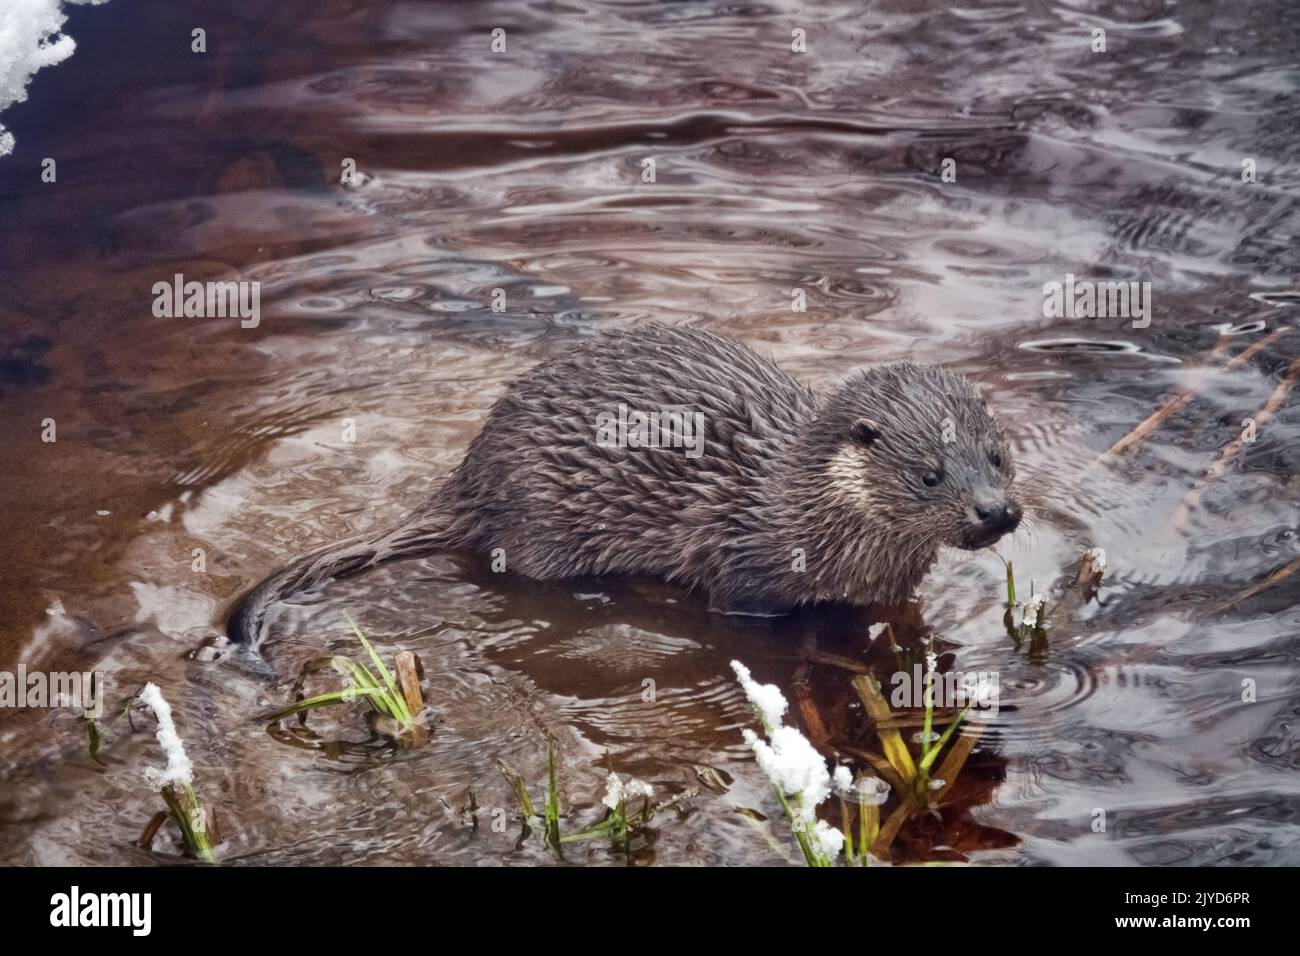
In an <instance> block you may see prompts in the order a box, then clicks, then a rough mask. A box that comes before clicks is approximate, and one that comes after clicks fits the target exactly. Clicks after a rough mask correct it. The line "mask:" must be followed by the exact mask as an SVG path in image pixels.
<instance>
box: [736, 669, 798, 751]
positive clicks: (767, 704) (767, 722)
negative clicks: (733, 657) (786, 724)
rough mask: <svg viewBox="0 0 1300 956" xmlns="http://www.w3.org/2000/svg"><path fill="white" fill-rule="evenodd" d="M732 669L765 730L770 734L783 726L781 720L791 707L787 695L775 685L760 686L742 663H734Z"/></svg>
mask: <svg viewBox="0 0 1300 956" xmlns="http://www.w3.org/2000/svg"><path fill="white" fill-rule="evenodd" d="M731 669H732V670H734V671H735V672H736V677H737V679H739V681H740V687H741V689H742V690H744V692H745V696H746V697H748V698H749V703H750V705H751V706H753V708H754V713H755V714H757V715H758V721H759V723H761V724H762V725H763V729H764V730H766V731H767V732H768V733H769V734H770V733H771V732H772V731H773V730H774V729H775V728H777V727H780V726H781V718H782V717H784V716H785V712H786V709H787V708H788V707H789V706H790V705H789V704H787V703H786V700H785V695H784V694H782V693H781V689H780V688H779V687H777V686H776V685H775V684H760V683H759V682H758V681H756V680H754V678H753V677H751V676H750V674H749V668H748V667H746V666H745V665H744V664H742V663H740V661H732V662H731Z"/></svg>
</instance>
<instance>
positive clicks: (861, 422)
mask: <svg viewBox="0 0 1300 956" xmlns="http://www.w3.org/2000/svg"><path fill="white" fill-rule="evenodd" d="M849 433H850V434H851V435H852V436H853V440H854V441H855V442H857V443H858V444H859V445H862V446H863V447H864V448H870V447H871V446H872V445H874V444H875V443H876V442H877V441H879V440H880V426H879V425H877V424H876V423H875V422H873V421H872V420H871V419H869V418H859V419H858V420H857V421H856V422H854V423H853V428H852V429H851V430H850V432H849Z"/></svg>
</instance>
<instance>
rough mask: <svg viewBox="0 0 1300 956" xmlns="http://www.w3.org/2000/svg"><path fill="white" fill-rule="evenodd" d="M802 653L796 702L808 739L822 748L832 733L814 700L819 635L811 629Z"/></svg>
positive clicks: (806, 632)
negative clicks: (814, 658)
mask: <svg viewBox="0 0 1300 956" xmlns="http://www.w3.org/2000/svg"><path fill="white" fill-rule="evenodd" d="M800 651H801V653H802V655H803V657H804V660H803V661H801V662H800V663H799V666H798V667H796V668H795V672H794V695H795V702H796V703H797V704H798V705H799V716H800V717H802V718H803V725H804V727H805V728H807V730H808V739H809V740H811V741H812V743H813V746H815V747H819V748H821V747H825V746H826V744H827V743H828V742H829V741H830V739H831V732H830V731H829V730H827V729H826V721H825V720H823V719H822V713H821V711H820V710H818V709H817V703H816V701H814V700H813V698H812V664H811V663H810V660H811V659H812V657H813V655H815V654H817V653H818V651H817V635H816V634H815V633H814V632H813V631H812V629H811V628H809V629H808V630H807V631H805V632H804V635H803V641H802V642H801V647H800Z"/></svg>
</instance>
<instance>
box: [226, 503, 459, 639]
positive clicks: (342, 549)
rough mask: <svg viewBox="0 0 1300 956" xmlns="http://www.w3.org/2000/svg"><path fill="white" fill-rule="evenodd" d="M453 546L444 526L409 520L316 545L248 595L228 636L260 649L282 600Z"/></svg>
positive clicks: (228, 624)
mask: <svg viewBox="0 0 1300 956" xmlns="http://www.w3.org/2000/svg"><path fill="white" fill-rule="evenodd" d="M449 545H450V534H449V531H448V530H447V529H446V528H445V527H442V526H429V525H425V524H411V525H403V526H400V527H397V528H394V529H392V530H390V531H388V532H385V533H382V534H380V535H377V536H373V537H363V538H353V539H351V540H349V541H343V542H341V543H339V544H333V545H329V546H328V547H324V548H318V549H317V550H315V551H312V552H309V553H308V554H305V555H303V556H302V557H301V558H299V559H298V560H297V561H295V562H294V563H293V564H291V565H289V566H288V567H287V568H285V569H284V570H282V571H278V572H276V573H275V574H273V575H271V576H270V577H269V578H267V579H266V580H265V581H263V582H262V583H261V584H259V585H258V586H257V587H255V588H253V590H251V591H249V592H248V593H247V594H245V595H244V596H243V598H241V599H240V601H239V603H238V604H237V605H236V606H235V609H234V611H233V612H232V613H231V615H230V618H229V620H228V621H227V622H226V634H227V636H228V637H229V638H230V640H232V641H234V642H235V643H237V644H245V645H248V646H249V647H250V648H256V647H258V646H259V645H260V644H261V643H262V641H263V640H264V639H265V637H266V624H267V615H268V614H269V613H270V612H271V610H272V609H273V608H274V607H275V605H276V604H277V603H279V602H280V601H283V600H285V599H286V598H289V597H292V596H293V595H295V594H298V593H300V592H302V591H307V590H310V589H312V588H315V587H319V586H320V585H322V584H324V583H325V582H326V581H330V580H332V579H334V578H346V577H350V576H352V575H354V574H359V573H360V572H362V571H365V570H367V569H368V568H372V567H374V566H376V565H378V564H382V563H384V562H386V561H393V560H396V559H398V558H413V557H417V556H419V555H423V554H430V553H432V552H434V551H439V550H442V549H445V548H447V547H449Z"/></svg>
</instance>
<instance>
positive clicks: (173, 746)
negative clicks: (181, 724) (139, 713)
mask: <svg viewBox="0 0 1300 956" xmlns="http://www.w3.org/2000/svg"><path fill="white" fill-rule="evenodd" d="M140 700H142V701H143V702H144V703H145V704H147V705H148V706H149V709H150V710H152V711H153V714H154V716H155V717H156V718H157V719H158V731H157V734H158V745H159V746H160V747H162V751H163V755H164V756H165V757H166V758H167V767H166V769H164V770H161V771H159V770H154V769H152V768H148V769H146V770H145V772H144V775H145V779H146V780H148V781H149V783H150V785H151V786H154V787H159V788H161V787H165V786H167V785H168V784H185V785H189V784H192V783H193V782H194V768H193V767H192V766H191V765H190V758H189V757H188V756H186V754H185V744H183V743H182V742H181V737H180V734H178V733H177V732H176V724H175V722H174V721H173V720H172V706H171V704H169V703H167V700H166V698H164V697H163V695H162V691H160V690H159V689H158V686H157V685H156V684H145V685H144V689H143V690H141V691H140Z"/></svg>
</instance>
